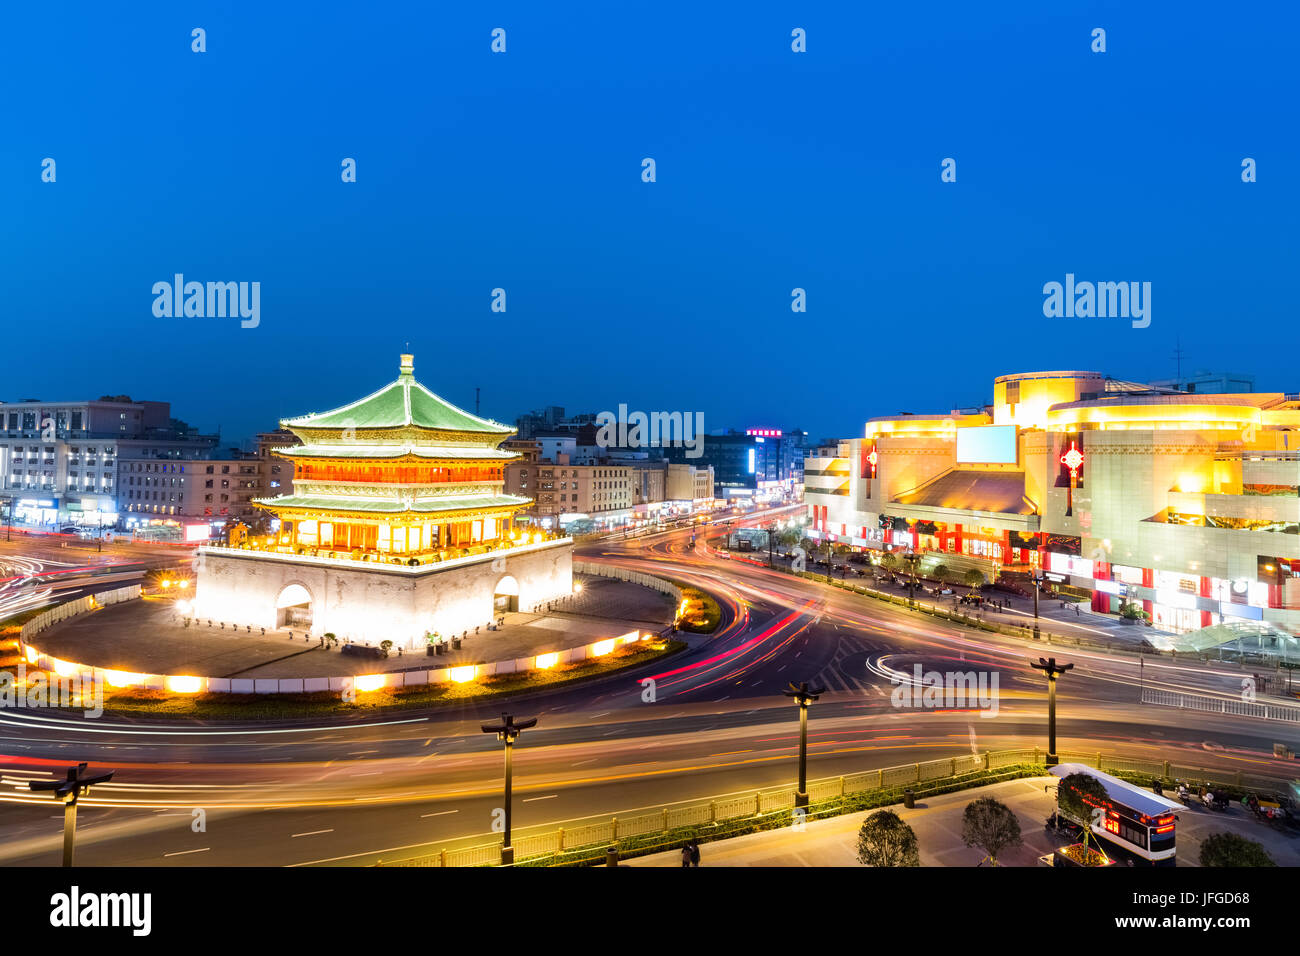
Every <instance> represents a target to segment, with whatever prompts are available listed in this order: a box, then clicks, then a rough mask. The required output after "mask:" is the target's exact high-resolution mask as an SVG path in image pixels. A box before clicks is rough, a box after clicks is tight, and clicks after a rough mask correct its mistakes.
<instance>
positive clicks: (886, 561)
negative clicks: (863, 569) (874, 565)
mask: <svg viewBox="0 0 1300 956" xmlns="http://www.w3.org/2000/svg"><path fill="white" fill-rule="evenodd" d="M879 564H880V566H881V567H882V568H891V569H892V568H896V567H898V555H897V554H895V553H894V552H893V551H886V552H885V553H884V554H882V555H881V556H880V562H879Z"/></svg>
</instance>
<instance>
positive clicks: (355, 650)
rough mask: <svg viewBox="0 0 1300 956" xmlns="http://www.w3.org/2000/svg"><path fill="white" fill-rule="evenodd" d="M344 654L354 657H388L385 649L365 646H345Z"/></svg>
mask: <svg viewBox="0 0 1300 956" xmlns="http://www.w3.org/2000/svg"><path fill="white" fill-rule="evenodd" d="M343 653H344V654H347V655H351V656H353V657H387V656H388V655H387V654H385V653H384V651H383V648H379V647H366V645H364V644H344V645H343Z"/></svg>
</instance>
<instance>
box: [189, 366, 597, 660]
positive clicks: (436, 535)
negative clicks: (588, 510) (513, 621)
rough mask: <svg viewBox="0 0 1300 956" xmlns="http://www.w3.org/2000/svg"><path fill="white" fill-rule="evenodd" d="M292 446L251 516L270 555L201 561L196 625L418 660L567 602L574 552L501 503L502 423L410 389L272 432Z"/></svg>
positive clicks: (400, 387)
mask: <svg viewBox="0 0 1300 956" xmlns="http://www.w3.org/2000/svg"><path fill="white" fill-rule="evenodd" d="M281 425H282V426H283V427H285V428H287V429H289V430H290V431H292V432H293V433H294V435H295V436H296V437H297V438H298V440H299V442H300V443H301V444H298V445H293V446H289V447H285V448H281V449H277V450H276V452H275V453H276V454H277V455H280V456H282V457H284V458H287V459H289V460H290V461H292V462H293V465H294V481H293V483H294V487H293V493H292V494H288V495H281V496H279V497H277V498H264V499H259V500H257V501H256V502H255V503H256V504H257V505H258V506H259V507H262V508H265V509H266V510H267V511H270V512H271V513H272V514H274V515H275V516H276V517H277V518H278V519H279V530H278V531H277V532H275V533H273V535H272V536H271V538H270V539H269V540H267V541H266V542H265V544H264V545H263V544H259V543H256V542H254V543H251V544H248V545H245V546H243V547H240V548H218V547H214V548H205V549H202V550H201V552H200V554H201V558H202V560H201V561H200V563H199V576H198V582H197V584H198V587H197V592H196V595H195V609H194V612H195V615H196V616H197V617H199V618H210V619H213V620H219V621H223V622H230V623H234V624H236V625H239V626H245V625H249V626H256V627H267V628H270V627H285V626H288V627H295V626H296V627H300V628H306V629H308V630H309V631H310V632H311V633H313V634H324V633H326V632H330V633H334V634H335V635H336V636H338V637H339V638H349V639H352V640H356V641H365V642H378V641H383V640H392V641H393V642H394V644H395V645H401V646H408V647H416V646H418V645H419V644H420V643H422V642H423V639H424V635H425V634H427V633H430V632H437V633H440V634H443V635H448V634H457V633H460V632H461V631H463V630H467V629H468V630H472V629H473V628H475V627H478V626H481V625H485V624H487V623H488V622H490V621H491V620H492V619H493V618H494V617H495V616H496V615H498V614H499V613H500V612H502V611H505V610H517V609H519V607H520V606H523V607H528V606H531V605H533V604H536V603H539V602H541V601H545V600H549V599H552V598H554V597H557V596H560V595H563V594H567V593H569V592H570V591H571V589H572V542H571V541H570V540H569V539H567V538H559V539H545V540H544V539H543V537H542V536H541V535H540V534H538V533H532V534H531V535H530V534H520V533H518V532H517V531H516V530H515V528H514V515H515V512H516V511H518V510H520V509H522V508H526V507H527V506H528V505H529V504H530V503H531V502H530V499H528V498H522V497H518V496H516V495H508V494H505V493H504V487H505V478H504V468H505V464H506V462H508V461H511V460H512V459H514V458H515V457H517V456H516V455H515V454H514V453H512V452H508V451H503V450H502V449H501V448H500V447H499V446H500V444H501V443H502V442H503V441H505V440H506V439H507V438H509V437H510V436H511V435H513V434H514V429H513V428H511V427H509V426H508V425H503V424H501V423H499V422H494V421H491V420H489V419H484V418H480V417H478V416H477V415H471V414H470V413H469V412H466V411H464V410H462V409H459V408H457V407H456V406H454V405H452V404H451V403H449V402H447V401H445V400H444V399H442V398H439V397H438V396H437V395H435V394H434V393H433V392H431V391H429V390H428V389H427V388H425V387H424V386H423V385H421V384H420V383H419V382H417V381H416V380H415V374H414V358H413V356H411V355H403V356H402V357H401V368H400V372H399V374H398V377H397V380H396V381H394V382H392V383H390V384H389V385H387V386H385V387H384V388H381V389H380V390H379V391H377V392H374V393H372V394H370V395H367V396H366V397H365V398H362V399H359V400H358V401H355V402H353V403H351V404H349V405H344V406H343V407H341V408H337V409H334V410H333V411H329V412H322V413H318V414H311V415H304V416H301V417H299V418H292V419H288V420H285V421H283V422H281Z"/></svg>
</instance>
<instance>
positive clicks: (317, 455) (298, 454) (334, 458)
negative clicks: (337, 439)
mask: <svg viewBox="0 0 1300 956" xmlns="http://www.w3.org/2000/svg"><path fill="white" fill-rule="evenodd" d="M466 450H467V451H469V449H466ZM393 451H394V453H393V454H391V455H384V454H373V453H371V452H370V451H369V450H367V453H366V454H355V455H346V454H338V453H331V452H316V451H309V452H306V453H304V452H303V451H301V450H300V449H296V448H276V449H273V450H272V452H271V453H272V454H273V455H276V456H277V457H279V458H287V459H288V460H289V461H295V462H296V461H298V460H302V461H304V462H311V463H316V462H322V463H323V462H335V463H338V464H357V463H358V462H360V463H365V462H368V461H376V462H383V463H384V464H399V463H404V462H411V463H415V462H421V463H425V464H429V463H446V464H449V465H465V464H470V465H474V464H489V465H491V464H506V463H508V462H511V461H514V460H515V459H517V458H518V457H519V455H517V454H515V453H514V452H503V451H500V450H499V449H496V448H484V449H483V451H482V452H477V451H476V452H473V453H472V454H467V455H450V454H446V453H445V452H442V453H438V454H434V453H430V454H423V453H422V452H421V451H420V450H419V449H410V448H405V447H403V448H394V450H393Z"/></svg>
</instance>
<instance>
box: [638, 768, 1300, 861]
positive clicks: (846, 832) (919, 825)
mask: <svg viewBox="0 0 1300 956" xmlns="http://www.w3.org/2000/svg"><path fill="white" fill-rule="evenodd" d="M1057 782H1058V781H1057V778H1055V777H1034V778H1027V779H1022V780H1009V781H1006V782H1004V783H997V784H992V785H990V786H987V787H980V788H977V789H971V790H961V791H958V792H956V793H947V794H942V795H940V796H937V797H927V798H925V799H921V800H918V801H917V803H916V808H915V809H912V810H907V809H905V808H903V807H902V806H894V807H890V808H889V809H891V810H894V811H895V812H896V813H897V814H898V815H899V816H900V817H902V818H903V820H904V821H905V822H906V823H907V824H908V825H909V826H911V827H912V829H913V830H915V831H916V838H917V843H918V845H919V850H920V855H921V865H922V866H976V865H977V864H979V863H980V861H981V859H982V858H983V856H984V854H983V853H982V852H981V851H980V850H975V849H972V848H970V847H968V846H966V845H965V844H964V843H963V842H962V839H961V827H962V813H963V811H964V810H965V809H966V805H967V804H969V803H971V802H972V801H973V800H976V799H978V798H979V797H984V796H991V797H995V798H996V799H998V800H1000V801H1002V802H1003V803H1004V804H1006V805H1007V806H1008V807H1009V808H1010V809H1011V810H1012V811H1014V813H1015V814H1016V818H1017V819H1018V820H1019V822H1020V831H1021V836H1022V838H1023V840H1024V845H1023V846H1020V847H1017V848H1015V849H1013V850H1007V851H1006V852H1004V853H1003V854H1002V855H1001V856H1000V857H999V858H998V865H999V866H1040V865H1042V864H1041V863H1040V857H1043V856H1045V855H1046V854H1048V853H1051V852H1053V851H1054V850H1056V849H1057V848H1058V847H1059V846H1060V844H1061V839H1060V837H1058V836H1056V835H1054V834H1051V833H1049V832H1048V831H1047V829H1046V828H1045V827H1044V825H1043V824H1044V822H1045V821H1046V820H1047V817H1048V816H1049V815H1050V814H1051V813H1052V811H1053V809H1054V808H1055V804H1056V795H1055V793H1056V784H1057ZM874 812H876V811H874V810H871V811H865V812H861V813H849V814H845V815H843V816H839V817H831V818H830V819H827V820H816V821H813V822H811V823H808V824H806V825H805V826H804V829H803V831H802V832H798V831H795V830H794V829H792V828H786V829H782V830H767V831H764V832H761V833H751V834H747V835H745V836H740V837H735V838H733V839H730V840H719V841H717V842H716V843H702V844H700V865H701V866H861V865H862V864H860V863H859V862H858V857H857V837H858V830H859V829H860V828H861V827H862V821H863V820H865V819H866V818H867V817H868V816H870V815H871V814H872V813H874ZM1225 830H1229V831H1232V832H1234V833H1239V834H1240V835H1241V836H1244V837H1246V838H1247V839H1250V840H1255V841H1257V842H1259V843H1262V844H1263V845H1264V848H1265V850H1266V851H1267V852H1268V854H1269V856H1271V857H1272V858H1273V861H1274V862H1275V863H1277V864H1278V865H1279V866H1300V834H1296V833H1295V832H1294V831H1282V830H1279V829H1275V828H1273V827H1271V826H1270V825H1269V824H1267V823H1263V822H1261V821H1258V820H1255V819H1254V818H1253V817H1251V816H1250V815H1249V814H1248V813H1247V812H1246V810H1245V809H1244V808H1242V807H1241V806H1240V805H1239V804H1236V805H1233V806H1232V807H1231V808H1230V809H1228V810H1226V811H1215V810H1206V809H1200V808H1189V809H1187V810H1184V811H1182V812H1180V813H1179V814H1178V865H1179V866H1196V865H1198V863H1197V860H1198V858H1199V856H1200V849H1201V841H1203V840H1204V839H1205V838H1206V837H1207V836H1209V835H1210V834H1212V833H1220V832H1223V831H1225ZM619 865H620V866H668V867H674V866H681V851H680V850H670V851H667V852H664V853H656V854H653V855H651V856H643V857H636V858H634V859H631V860H627V861H625V862H624V863H620V864H619ZM985 865H986V866H987V865H988V864H985Z"/></svg>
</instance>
